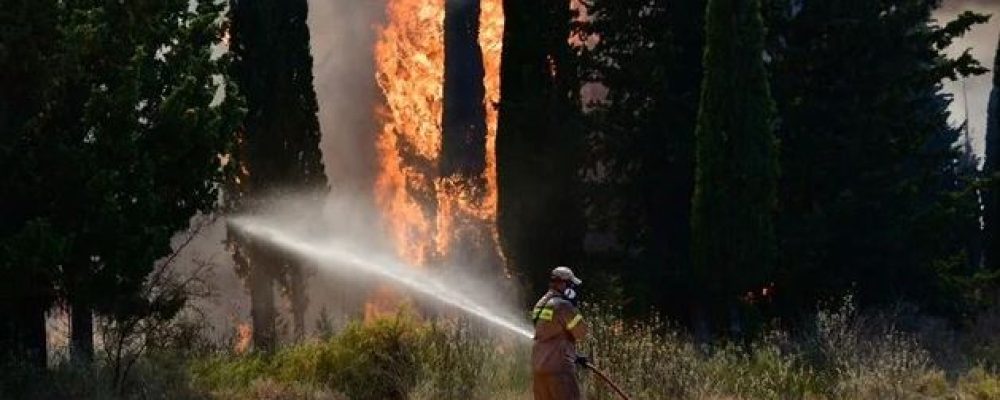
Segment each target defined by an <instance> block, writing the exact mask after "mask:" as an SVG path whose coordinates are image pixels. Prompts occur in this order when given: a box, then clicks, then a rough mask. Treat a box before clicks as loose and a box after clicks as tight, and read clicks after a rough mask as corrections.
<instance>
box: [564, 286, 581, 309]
mask: <svg viewBox="0 0 1000 400" xmlns="http://www.w3.org/2000/svg"><path fill="white" fill-rule="evenodd" d="M578 296H579V294H578V293H577V287H576V285H569V287H567V288H566V290H563V297H564V298H566V300H569V302H570V303H573V305H574V306H575V305H577V304H578V303H579V302H580V300H579V299H578Z"/></svg>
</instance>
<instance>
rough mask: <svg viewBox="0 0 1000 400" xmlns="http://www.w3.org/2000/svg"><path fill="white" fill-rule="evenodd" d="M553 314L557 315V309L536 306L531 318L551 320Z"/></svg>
mask: <svg viewBox="0 0 1000 400" xmlns="http://www.w3.org/2000/svg"><path fill="white" fill-rule="evenodd" d="M553 315H555V310H553V309H552V308H551V307H542V308H538V307H535V309H534V310H532V311H531V319H540V320H543V321H551V320H552V317H553Z"/></svg>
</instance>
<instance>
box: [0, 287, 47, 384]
mask: <svg viewBox="0 0 1000 400" xmlns="http://www.w3.org/2000/svg"><path fill="white" fill-rule="evenodd" d="M9 300H10V299H5V304H3V305H0V361H3V360H5V359H8V358H10V359H12V360H14V361H18V362H27V363H28V365H30V366H31V367H33V368H37V369H39V370H41V369H44V368H45V367H46V363H47V360H48V349H47V343H46V334H45V311H46V306H45V303H44V302H39V301H32V300H31V299H29V300H28V301H25V302H23V303H14V302H11V301H9Z"/></svg>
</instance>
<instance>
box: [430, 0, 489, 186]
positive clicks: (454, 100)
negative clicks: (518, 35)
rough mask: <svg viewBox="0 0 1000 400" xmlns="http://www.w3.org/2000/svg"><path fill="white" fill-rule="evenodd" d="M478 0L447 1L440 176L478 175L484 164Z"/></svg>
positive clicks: (483, 114) (484, 141) (483, 118)
mask: <svg viewBox="0 0 1000 400" xmlns="http://www.w3.org/2000/svg"><path fill="white" fill-rule="evenodd" d="M479 12H480V8H479V0H446V2H445V17H444V51H445V58H444V111H443V117H442V119H443V121H442V124H441V125H442V143H441V153H442V154H441V175H442V176H449V175H453V174H459V175H461V176H463V177H467V178H473V177H478V176H480V175H481V174H482V173H483V170H484V169H485V168H486V111H485V109H484V106H483V97H484V96H485V94H486V89H485V87H484V86H483V76H484V74H485V71H484V70H483V56H482V51H481V49H480V47H479Z"/></svg>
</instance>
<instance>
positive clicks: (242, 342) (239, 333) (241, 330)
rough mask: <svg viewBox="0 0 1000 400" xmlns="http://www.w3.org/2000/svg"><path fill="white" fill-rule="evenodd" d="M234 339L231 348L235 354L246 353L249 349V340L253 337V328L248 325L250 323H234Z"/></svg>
mask: <svg viewBox="0 0 1000 400" xmlns="http://www.w3.org/2000/svg"><path fill="white" fill-rule="evenodd" d="M235 339H236V340H235V341H234V344H233V350H235V351H236V353H237V354H243V353H246V352H247V350H250V341H251V339H253V328H251V327H250V323H248V322H243V323H240V324H237V325H236V338H235Z"/></svg>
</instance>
